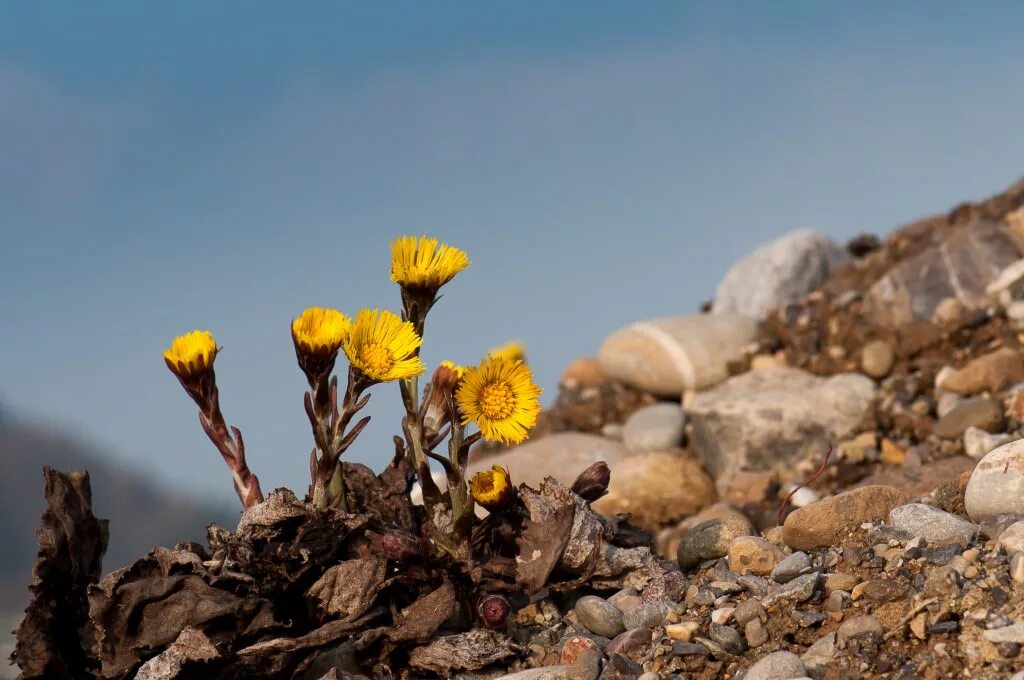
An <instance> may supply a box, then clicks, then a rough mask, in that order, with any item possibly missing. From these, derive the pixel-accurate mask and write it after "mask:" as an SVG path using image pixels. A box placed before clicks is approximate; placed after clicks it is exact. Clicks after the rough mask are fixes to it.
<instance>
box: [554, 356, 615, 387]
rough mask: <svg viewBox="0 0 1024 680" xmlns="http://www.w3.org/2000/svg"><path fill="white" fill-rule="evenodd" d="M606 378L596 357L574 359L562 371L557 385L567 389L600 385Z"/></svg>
mask: <svg viewBox="0 0 1024 680" xmlns="http://www.w3.org/2000/svg"><path fill="white" fill-rule="evenodd" d="M607 380H608V377H607V376H606V375H605V374H604V370H603V369H602V368H601V362H600V361H598V360H597V357H581V358H579V359H574V360H573V361H572V362H571V363H570V364H569V365H568V366H566V367H565V370H564V371H563V372H562V379H561V380H560V381H559V385H561V386H562V387H563V388H565V389H568V390H578V389H580V388H584V387H601V386H602V385H604V384H605V382H606V381H607Z"/></svg>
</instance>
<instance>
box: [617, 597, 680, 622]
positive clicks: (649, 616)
mask: <svg viewBox="0 0 1024 680" xmlns="http://www.w3.org/2000/svg"><path fill="white" fill-rule="evenodd" d="M674 607H675V605H674V604H673V603H672V602H669V601H668V600H658V601H655V602H648V603H646V604H642V605H640V606H639V607H637V608H636V609H632V610H630V611H628V612H626V613H625V614H623V615H622V625H624V626H625V627H626V628H644V627H646V628H654V627H656V626H660V625H661V624H663V623H664V622H665V617H666V616H667V615H668V613H669V612H670V611H672V609H673V608H674Z"/></svg>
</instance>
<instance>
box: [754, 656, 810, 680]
mask: <svg viewBox="0 0 1024 680" xmlns="http://www.w3.org/2000/svg"><path fill="white" fill-rule="evenodd" d="M805 675H807V668H806V667H805V666H804V662H803V661H801V659H800V657H799V656H797V655H796V654H793V653H792V652H772V653H771V654H769V655H767V656H764V657H761V659H760V660H759V661H758V662H757V663H755V664H754V665H753V666H751V667H750V670H748V671H747V674H746V675H744V676H743V680H793V679H794V678H800V677H803V676H805Z"/></svg>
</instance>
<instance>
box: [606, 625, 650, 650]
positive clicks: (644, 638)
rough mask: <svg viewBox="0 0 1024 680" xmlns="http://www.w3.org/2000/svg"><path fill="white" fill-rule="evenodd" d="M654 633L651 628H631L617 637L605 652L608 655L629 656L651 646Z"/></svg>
mask: <svg viewBox="0 0 1024 680" xmlns="http://www.w3.org/2000/svg"><path fill="white" fill-rule="evenodd" d="M651 635H652V631H651V629H650V628H630V629H629V630H627V631H625V632H624V633H619V634H618V635H616V636H615V639H613V640H612V641H611V642H609V643H608V646H607V647H606V648H605V651H606V652H608V655H609V656H611V655H612V654H625V655H627V656H629V655H630V654H632V653H633V652H635V651H637V650H639V649H641V648H642V647H643V646H644V645H647V644H650V642H651Z"/></svg>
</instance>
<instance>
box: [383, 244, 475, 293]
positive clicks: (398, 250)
mask: <svg viewBox="0 0 1024 680" xmlns="http://www.w3.org/2000/svg"><path fill="white" fill-rule="evenodd" d="M468 266H469V257H468V256H467V255H466V253H465V252H464V251H462V250H459V249H458V248H454V247H452V246H450V245H448V244H447V243H442V244H440V245H438V242H437V239H436V238H429V237H427V236H420V237H419V238H418V239H417V238H416V237H415V236H402V237H399V238H396V239H395V240H394V241H392V242H391V280H392V281H394V282H395V283H397V284H399V285H400V286H403V287H409V288H417V289H423V290H432V291H436V290H437V289H438V288H440V287H441V286H443V285H444V284H446V283H448V282H449V281H451V280H452V279H453V278H455V275H456V274H458V273H459V272H461V271H462V270H463V269H465V268H466V267H468Z"/></svg>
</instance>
